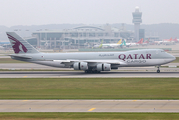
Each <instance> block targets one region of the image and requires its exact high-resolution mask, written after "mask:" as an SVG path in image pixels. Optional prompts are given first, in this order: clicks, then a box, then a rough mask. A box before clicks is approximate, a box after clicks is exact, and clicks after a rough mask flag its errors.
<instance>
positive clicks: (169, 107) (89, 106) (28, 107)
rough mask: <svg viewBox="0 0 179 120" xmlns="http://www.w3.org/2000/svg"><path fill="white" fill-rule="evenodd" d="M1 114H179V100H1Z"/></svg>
mask: <svg viewBox="0 0 179 120" xmlns="http://www.w3.org/2000/svg"><path fill="white" fill-rule="evenodd" d="M0 112H177V113H178V112H179V100H0Z"/></svg>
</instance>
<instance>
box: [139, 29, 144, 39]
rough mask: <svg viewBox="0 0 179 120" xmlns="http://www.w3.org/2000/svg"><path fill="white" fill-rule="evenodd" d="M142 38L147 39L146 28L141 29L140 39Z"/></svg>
mask: <svg viewBox="0 0 179 120" xmlns="http://www.w3.org/2000/svg"><path fill="white" fill-rule="evenodd" d="M141 38H143V39H145V29H139V40H140V39H141Z"/></svg>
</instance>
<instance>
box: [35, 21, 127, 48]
mask: <svg viewBox="0 0 179 120" xmlns="http://www.w3.org/2000/svg"><path fill="white" fill-rule="evenodd" d="M120 33H121V31H120V30H119V29H117V28H113V27H111V26H110V25H108V24H107V25H105V26H103V27H96V26H80V27H75V28H72V29H64V30H62V31H37V32H33V33H32V36H33V37H35V38H36V39H37V46H38V47H46V48H50V49H54V48H61V49H63V48H85V47H92V46H93V45H94V44H101V42H102V41H103V43H117V42H118V41H119V40H120V39H121V38H122V37H121V34H120ZM125 34H126V33H125ZM123 35H124V34H123Z"/></svg>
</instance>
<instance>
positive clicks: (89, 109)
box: [88, 108, 96, 111]
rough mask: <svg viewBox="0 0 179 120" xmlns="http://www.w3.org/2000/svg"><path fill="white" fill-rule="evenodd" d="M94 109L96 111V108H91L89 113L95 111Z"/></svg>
mask: <svg viewBox="0 0 179 120" xmlns="http://www.w3.org/2000/svg"><path fill="white" fill-rule="evenodd" d="M94 109H96V108H91V109H89V110H88V111H93V110H94Z"/></svg>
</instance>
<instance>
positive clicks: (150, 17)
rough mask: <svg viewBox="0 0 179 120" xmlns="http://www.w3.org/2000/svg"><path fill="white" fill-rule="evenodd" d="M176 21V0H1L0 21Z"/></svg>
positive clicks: (178, 6)
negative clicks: (136, 16) (137, 14)
mask: <svg viewBox="0 0 179 120" xmlns="http://www.w3.org/2000/svg"><path fill="white" fill-rule="evenodd" d="M136 6H139V7H140V11H141V12H142V13H143V14H142V20H143V23H142V24H156V23H179V0H0V18H1V19H0V25H5V26H8V27H10V26H14V25H44V24H63V23H70V24H79V23H83V24H106V23H109V24H112V23H127V24H132V12H134V11H135V7H136Z"/></svg>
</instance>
